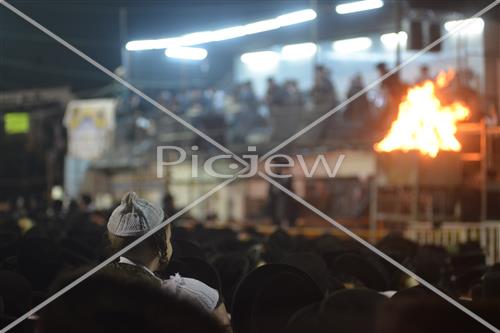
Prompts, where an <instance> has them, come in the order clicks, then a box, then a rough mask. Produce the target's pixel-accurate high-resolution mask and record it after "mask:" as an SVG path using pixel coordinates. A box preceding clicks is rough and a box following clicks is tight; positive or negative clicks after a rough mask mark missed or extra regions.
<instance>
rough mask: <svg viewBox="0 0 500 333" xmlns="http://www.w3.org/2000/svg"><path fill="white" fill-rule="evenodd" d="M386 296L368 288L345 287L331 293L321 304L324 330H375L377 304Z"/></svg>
mask: <svg viewBox="0 0 500 333" xmlns="http://www.w3.org/2000/svg"><path fill="white" fill-rule="evenodd" d="M386 300H387V298H386V297H385V296H383V295H381V294H379V293H378V292H376V291H374V290H370V289H345V290H340V291H337V292H335V293H334V294H332V295H331V296H330V297H328V298H327V299H326V300H324V301H323V304H322V306H321V314H320V318H321V327H322V331H324V332H335V333H351V332H363V333H371V332H375V326H376V325H375V324H376V316H377V311H378V308H379V306H380V305H381V304H382V303H383V302H385V301H386Z"/></svg>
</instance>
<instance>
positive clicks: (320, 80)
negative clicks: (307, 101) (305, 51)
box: [311, 65, 337, 107]
mask: <svg viewBox="0 0 500 333" xmlns="http://www.w3.org/2000/svg"><path fill="white" fill-rule="evenodd" d="M311 97H312V99H313V103H314V104H315V105H326V106H328V107H331V106H334V105H336V104H337V93H336V91H335V87H334V86H333V84H332V81H331V80H330V72H329V70H328V69H326V68H325V67H324V66H322V65H318V66H316V68H315V70H314V86H313V88H312V90H311Z"/></svg>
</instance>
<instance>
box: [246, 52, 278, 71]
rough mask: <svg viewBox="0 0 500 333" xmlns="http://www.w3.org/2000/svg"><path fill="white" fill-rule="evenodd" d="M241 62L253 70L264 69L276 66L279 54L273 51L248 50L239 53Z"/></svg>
mask: <svg viewBox="0 0 500 333" xmlns="http://www.w3.org/2000/svg"><path fill="white" fill-rule="evenodd" d="M240 59H241V62H243V63H244V64H245V65H247V66H248V67H249V68H251V69H253V70H260V71H266V70H270V69H273V68H275V67H276V65H278V63H279V61H280V55H279V54H278V53H277V52H274V51H259V52H249V53H244V54H242V55H241V58H240Z"/></svg>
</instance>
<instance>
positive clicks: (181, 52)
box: [165, 46, 208, 60]
mask: <svg viewBox="0 0 500 333" xmlns="http://www.w3.org/2000/svg"><path fill="white" fill-rule="evenodd" d="M207 54H208V52H207V50H205V49H202V48H200V47H185V46H175V47H169V48H168V49H166V50H165V55H166V56H167V57H169V58H176V59H186V60H203V59H205V58H206V57H207Z"/></svg>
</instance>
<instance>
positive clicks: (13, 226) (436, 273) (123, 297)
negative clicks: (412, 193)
mask: <svg viewBox="0 0 500 333" xmlns="http://www.w3.org/2000/svg"><path fill="white" fill-rule="evenodd" d="M92 214H96V213H92ZM92 214H86V213H84V212H80V214H76V215H72V216H70V217H66V216H64V217H60V218H57V221H56V220H55V219H56V218H55V217H54V216H51V217H45V218H39V219H38V222H37V221H36V219H32V220H33V221H34V222H33V225H32V226H31V228H29V230H23V228H20V227H19V223H16V221H15V219H13V218H9V217H7V216H3V220H2V223H0V326H2V327H4V326H5V325H7V324H8V323H10V322H12V321H13V320H15V318H17V317H19V316H21V315H23V314H24V313H26V311H28V310H29V309H31V308H32V307H33V306H35V305H37V304H39V303H40V302H42V301H43V300H45V299H46V298H47V297H49V296H50V295H51V294H52V293H54V292H56V291H57V290H60V289H61V288H63V287H64V286H66V285H67V284H69V283H70V282H71V281H73V280H75V279H76V278H77V277H78V276H80V275H81V274H83V272H85V269H88V267H92V266H95V265H96V264H97V263H99V262H101V261H102V260H104V259H105V258H106V257H107V256H108V255H109V254H110V253H109V252H108V251H107V245H106V243H105V241H104V240H105V239H106V238H105V225H104V224H102V223H100V222H99V221H101V218H102V220H103V221H106V213H99V214H101V215H102V216H97V217H96V216H93V215H92ZM68 218H71V219H74V220H75V221H77V222H75V221H73V222H72V221H69V220H68ZM54 223H59V225H54ZM177 224H178V225H176V226H175V227H174V229H173V253H174V255H173V257H172V259H171V261H170V262H169V263H168V265H166V268H164V269H162V270H161V271H159V272H156V273H157V275H158V276H159V277H163V278H168V277H169V276H172V275H174V274H176V273H179V274H180V275H181V276H185V277H192V278H195V279H198V280H200V281H203V282H204V283H206V284H207V285H209V286H211V287H213V288H215V289H217V290H218V291H219V293H220V295H221V302H224V303H225V305H226V308H227V311H228V312H229V313H230V316H231V325H232V328H231V329H232V331H233V332H235V333H267V332H283V333H312V332H334V333H344V332H346V333H347V332H355V333H371V332H373V333H393V332H410V333H412V332H414V333H420V332H422V333H423V332H425V333H428V332H467V333H469V332H489V331H490V330H489V329H488V328H486V327H485V326H483V325H482V324H480V323H479V322H478V321H477V320H475V319H473V318H471V317H470V316H468V315H467V314H465V313H464V312H463V311H461V310H459V309H457V308H456V307H455V306H453V305H451V304H450V303H449V302H447V301H446V300H444V299H442V298H441V297H439V296H437V295H436V294H435V293H433V292H432V291H430V290H428V289H426V288H425V287H423V286H420V285H418V284H417V283H416V281H415V280H414V279H412V278H410V277H409V276H407V275H405V274H404V273H402V272H401V271H400V270H399V269H397V268H395V267H394V266H393V265H391V264H389V263H387V262H386V261H385V260H383V259H381V258H379V257H378V256H376V255H375V254H373V253H371V252H370V251H369V250H367V249H365V248H364V247H363V246H361V245H359V244H358V243H356V242H355V241H352V240H349V239H340V238H336V237H333V236H331V235H329V234H325V235H323V236H321V237H315V238H307V237H305V236H291V235H290V234H288V233H287V232H286V231H284V230H279V229H278V230H276V231H275V232H274V233H272V234H270V235H264V234H261V233H259V232H258V231H257V230H256V229H255V228H245V229H243V230H238V231H234V230H232V229H229V228H226V229H214V228H206V227H204V225H203V223H199V224H196V225H195V226H194V227H193V226H190V227H189V228H187V227H183V226H182V221H181V223H177ZM376 245H377V247H378V248H379V249H380V250H382V251H383V252H385V253H386V254H388V255H389V256H391V257H392V258H394V259H395V260H397V261H398V262H399V263H401V264H403V265H404V266H406V267H408V268H409V269H411V270H412V271H413V272H415V273H416V274H418V275H419V276H420V277H422V278H423V279H425V280H426V281H428V282H429V283H432V284H433V285H434V286H436V287H437V288H439V289H440V290H442V291H443V292H445V293H446V294H447V295H449V296H451V297H453V299H455V300H456V301H457V302H459V303H460V304H462V305H463V306H464V307H465V308H467V309H470V310H471V311H472V312H474V313H475V314H477V315H478V316H479V317H481V318H483V319H485V320H486V321H488V322H489V323H491V324H492V325H494V326H497V327H500V266H499V265H493V266H491V265H490V266H488V265H486V262H485V256H484V254H483V252H482V250H481V248H480V247H479V246H478V244H475V243H468V244H463V245H461V246H460V247H459V248H455V249H444V248H442V247H438V246H431V245H427V246H418V245H417V244H415V243H413V242H411V241H409V240H406V239H404V238H403V237H401V236H398V235H390V236H387V237H386V238H384V239H382V240H380V241H379V242H378V243H377V244H376ZM82 267H83V268H82ZM85 267H86V268H85ZM35 331H37V332H41V333H45V332H82V333H83V332H103V333H104V332H162V331H165V332H227V328H221V327H219V326H218V323H217V322H215V321H214V320H213V318H212V317H211V316H210V315H209V314H206V313H204V312H203V311H201V310H200V309H198V308H196V307H193V306H191V305H190V304H187V303H183V302H181V301H178V300H174V299H171V298H169V297H167V296H166V295H163V294H162V293H159V292H158V290H156V289H155V288H154V287H153V286H152V285H149V284H148V283H146V282H144V283H143V281H137V280H130V279H126V278H123V277H120V276H116V274H115V275H113V274H111V273H110V272H106V270H103V271H101V272H99V273H97V274H95V275H93V276H92V277H90V278H89V279H87V280H85V281H84V282H82V283H81V284H79V285H78V287H76V288H74V289H72V290H70V291H69V292H67V293H66V294H65V295H64V296H62V297H61V298H59V299H58V300H56V301H54V302H53V303H51V304H50V305H49V306H47V307H46V308H45V309H44V310H42V311H40V312H39V313H38V314H37V315H36V316H31V317H30V318H29V319H28V320H26V321H24V322H23V323H22V324H21V325H19V326H17V327H16V328H14V329H13V330H12V332H23V333H28V332H29V333H32V332H35Z"/></svg>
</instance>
